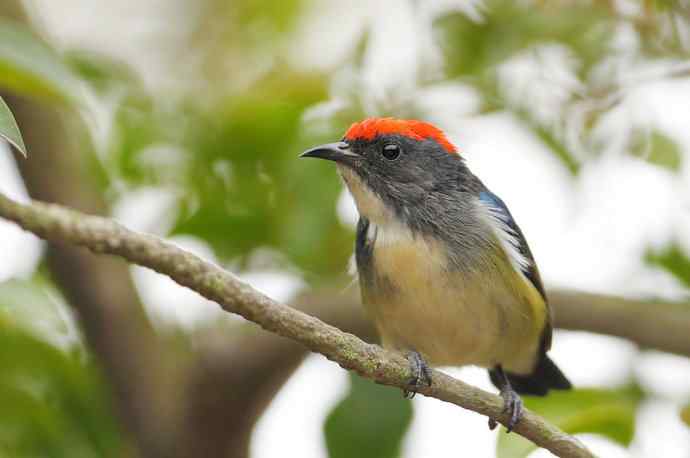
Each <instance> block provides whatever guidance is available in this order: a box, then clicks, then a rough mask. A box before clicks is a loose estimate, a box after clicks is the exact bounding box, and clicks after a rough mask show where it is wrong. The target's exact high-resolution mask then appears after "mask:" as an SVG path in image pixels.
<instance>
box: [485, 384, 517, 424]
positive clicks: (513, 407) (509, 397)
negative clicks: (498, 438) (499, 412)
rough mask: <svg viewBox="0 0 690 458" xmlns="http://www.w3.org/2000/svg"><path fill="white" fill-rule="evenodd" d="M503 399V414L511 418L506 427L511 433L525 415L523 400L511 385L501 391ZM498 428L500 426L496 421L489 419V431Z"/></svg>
mask: <svg viewBox="0 0 690 458" xmlns="http://www.w3.org/2000/svg"><path fill="white" fill-rule="evenodd" d="M501 397H502V398H503V413H504V414H508V415H509V416H510V418H509V419H508V424H507V425H506V432H507V433H509V432H511V431H512V430H513V428H515V425H517V424H518V422H519V421H520V419H521V418H522V414H523V413H524V409H523V408H522V399H521V398H520V395H519V394H517V392H516V391H515V390H514V389H513V387H511V386H510V385H507V386H505V387H504V388H503V389H502V390H501ZM496 426H498V423H496V420H494V419H493V418H489V429H491V430H493V429H495V428H496Z"/></svg>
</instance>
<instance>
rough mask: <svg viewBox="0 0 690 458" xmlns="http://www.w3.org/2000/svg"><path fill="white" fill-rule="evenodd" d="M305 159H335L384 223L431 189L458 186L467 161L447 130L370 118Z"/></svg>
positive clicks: (367, 210) (364, 204)
mask: <svg viewBox="0 0 690 458" xmlns="http://www.w3.org/2000/svg"><path fill="white" fill-rule="evenodd" d="M301 157H316V158H320V159H327V160H331V161H334V162H335V163H336V164H337V166H338V170H339V172H340V174H341V176H342V177H343V180H344V181H345V184H346V185H347V186H348V188H349V190H350V192H351V194H352V196H353V197H354V199H355V203H356V204H357V207H358V210H359V212H360V214H361V215H363V216H366V217H367V218H369V219H371V220H373V221H375V222H378V223H384V222H385V220H386V219H390V217H391V216H393V215H394V214H398V216H400V214H405V213H409V212H410V210H411V209H412V208H415V207H416V206H419V205H422V204H423V201H424V199H425V198H426V197H427V196H428V195H429V194H430V193H431V192H443V191H444V190H445V189H446V188H448V189H450V188H453V187H456V186H457V182H458V170H459V169H460V170H463V169H464V164H463V160H462V158H461V157H460V155H459V154H458V152H457V149H456V148H455V146H454V145H453V144H452V143H450V141H448V139H447V138H446V136H445V134H444V133H443V132H442V131H441V130H440V129H438V128H436V127H434V126H433V125H431V124H428V123H426V122H422V121H417V120H404V119H394V118H370V119H366V120H364V121H361V122H358V123H355V124H353V125H352V126H351V127H350V128H349V129H348V130H347V132H346V133H345V136H344V137H343V139H342V140H341V141H339V142H336V143H329V144H326V145H321V146H317V147H315V148H312V149H310V150H308V151H305V152H304V153H302V156H301Z"/></svg>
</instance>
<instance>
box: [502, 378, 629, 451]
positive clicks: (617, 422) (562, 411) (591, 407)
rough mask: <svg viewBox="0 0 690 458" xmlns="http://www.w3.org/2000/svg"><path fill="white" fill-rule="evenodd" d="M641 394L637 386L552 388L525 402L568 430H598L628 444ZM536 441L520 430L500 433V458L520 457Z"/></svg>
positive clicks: (610, 437) (568, 431) (608, 436)
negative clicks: (518, 432)
mask: <svg viewBox="0 0 690 458" xmlns="http://www.w3.org/2000/svg"><path fill="white" fill-rule="evenodd" d="M641 398H642V393H641V392H640V391H639V389H637V388H636V387H627V388H622V389H617V390H604V389H581V390H575V391H555V392H554V391H552V392H551V393H549V395H548V396H546V397H543V398H537V397H529V396H525V397H524V398H523V400H524V402H525V406H527V407H528V408H529V409H531V410H533V411H534V412H536V413H538V414H540V415H542V416H543V417H544V418H546V419H547V420H548V421H550V422H551V423H553V424H555V425H556V426H558V427H559V428H561V429H563V430H564V431H565V432H566V433H569V434H578V433H595V434H600V435H602V436H605V437H607V438H609V439H611V440H613V441H615V442H618V443H620V444H623V445H628V444H629V443H630V441H632V438H633V435H634V432H635V412H636V410H637V406H638V404H639V402H640V400H641ZM535 448H536V445H534V444H533V443H532V442H530V441H528V440H527V439H525V438H523V437H522V436H519V435H517V434H500V435H499V438H498V444H497V446H496V457H497V458H519V457H525V456H527V455H528V454H530V453H531V452H532V451H533V450H534V449H535Z"/></svg>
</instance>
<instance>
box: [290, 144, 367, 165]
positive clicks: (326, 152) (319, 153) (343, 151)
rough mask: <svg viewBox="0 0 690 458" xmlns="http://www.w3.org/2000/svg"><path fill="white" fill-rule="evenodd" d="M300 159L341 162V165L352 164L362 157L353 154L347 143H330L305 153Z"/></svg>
mask: <svg viewBox="0 0 690 458" xmlns="http://www.w3.org/2000/svg"><path fill="white" fill-rule="evenodd" d="M299 157H316V158H319V159H326V160H329V161H334V162H339V163H341V164H352V163H353V162H354V161H355V160H357V159H359V158H361V156H360V155H358V154H355V153H353V152H352V150H351V149H350V145H349V144H347V143H345V142H336V143H328V144H326V145H321V146H317V147H315V148H312V149H308V150H307V151H305V152H303V153H302V154H300V156H299Z"/></svg>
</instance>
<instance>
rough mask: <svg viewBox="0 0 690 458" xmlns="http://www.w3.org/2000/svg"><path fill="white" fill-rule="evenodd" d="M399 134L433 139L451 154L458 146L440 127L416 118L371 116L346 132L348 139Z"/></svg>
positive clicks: (454, 152)
mask: <svg viewBox="0 0 690 458" xmlns="http://www.w3.org/2000/svg"><path fill="white" fill-rule="evenodd" d="M385 134H398V135H403V136H405V137H409V138H413V139H415V140H424V139H432V140H434V141H436V143H438V144H439V145H441V146H442V147H443V149H445V150H446V151H448V152H449V153H451V154H457V148H455V146H454V145H453V144H452V143H451V142H450V141H449V140H448V138H446V134H444V133H443V131H442V130H441V129H439V128H438V127H435V126H432V125H431V124H429V123H427V122H423V121H417V120H415V119H395V118H369V119H365V120H364V121H361V122H356V123H354V124H352V125H351V126H350V128H349V129H348V130H347V132H345V139H346V140H373V139H374V138H376V137H377V136H379V135H385Z"/></svg>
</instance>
